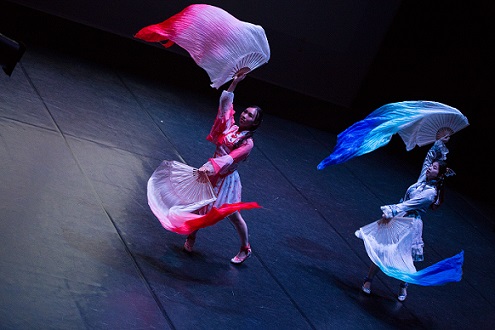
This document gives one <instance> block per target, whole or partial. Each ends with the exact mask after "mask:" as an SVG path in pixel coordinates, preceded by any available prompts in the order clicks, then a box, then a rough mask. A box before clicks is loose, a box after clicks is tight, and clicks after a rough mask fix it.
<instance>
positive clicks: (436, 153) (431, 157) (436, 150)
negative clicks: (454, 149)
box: [418, 140, 449, 181]
mask: <svg viewBox="0 0 495 330" xmlns="http://www.w3.org/2000/svg"><path fill="white" fill-rule="evenodd" d="M448 153H449V149H447V146H446V145H445V143H444V142H443V141H442V140H436V141H435V143H434V144H433V145H432V146H431V148H430V150H428V153H427V154H426V157H425V160H424V161H423V167H422V168H421V174H420V175H419V178H418V181H424V180H425V179H426V170H427V169H428V167H430V165H431V164H432V163H433V162H434V161H437V160H446V159H447V154H448Z"/></svg>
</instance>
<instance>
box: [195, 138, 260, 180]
mask: <svg viewBox="0 0 495 330" xmlns="http://www.w3.org/2000/svg"><path fill="white" fill-rule="evenodd" d="M253 147H254V143H253V139H251V138H249V139H246V140H245V141H244V143H242V145H241V146H239V147H238V148H236V149H234V150H232V151H231V152H230V153H229V154H228V155H225V156H220V157H215V158H210V159H209V160H208V162H207V163H206V164H204V165H203V166H205V167H207V168H208V169H209V171H211V170H213V174H214V175H217V174H219V173H225V172H226V171H227V170H228V168H229V167H230V165H232V164H233V163H239V162H241V161H243V160H245V159H246V158H247V157H248V156H249V154H250V153H251V150H252V149H253Z"/></svg>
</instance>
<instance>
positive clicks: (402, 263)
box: [355, 140, 464, 285]
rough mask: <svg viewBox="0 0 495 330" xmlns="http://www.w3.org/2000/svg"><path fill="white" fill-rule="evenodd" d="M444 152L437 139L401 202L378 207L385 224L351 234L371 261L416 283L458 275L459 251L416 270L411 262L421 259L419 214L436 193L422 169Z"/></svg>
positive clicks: (437, 282)
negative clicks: (360, 241) (385, 218)
mask: <svg viewBox="0 0 495 330" xmlns="http://www.w3.org/2000/svg"><path fill="white" fill-rule="evenodd" d="M447 153H448V149H447V147H446V146H445V144H444V143H443V142H442V141H441V140H437V141H436V142H435V143H434V145H433V146H432V147H431V148H430V150H429V151H428V154H427V155H426V158H425V160H424V162H423V167H422V170H421V174H420V176H419V179H418V181H417V182H416V183H414V184H413V185H411V186H410V187H409V188H408V189H407V191H406V194H405V196H404V198H403V199H402V200H401V202H400V203H397V204H391V205H384V206H381V207H380V208H381V210H382V212H383V214H384V215H385V217H387V218H392V220H390V222H388V223H387V224H383V223H381V222H380V220H378V221H375V222H372V223H370V224H368V225H366V226H364V227H362V228H360V229H359V230H357V231H356V233H355V235H356V236H357V237H358V238H361V239H362V240H363V241H364V245H365V248H366V252H367V254H368V256H369V257H370V259H371V261H373V263H375V264H376V265H377V266H378V267H379V268H380V269H381V270H382V271H383V272H384V273H385V274H387V275H388V276H391V277H395V278H397V279H399V280H402V281H404V282H407V283H414V284H419V285H440V284H444V283H447V282H452V281H456V282H457V281H460V279H461V277H462V269H461V267H462V263H463V260H464V259H463V256H464V254H463V252H462V251H461V252H460V253H459V254H457V255H456V256H454V257H452V258H448V259H444V260H442V261H440V262H438V263H436V264H434V265H432V266H430V267H427V268H425V269H423V270H420V271H416V268H415V267H414V264H413V261H422V260H423V259H424V258H423V246H424V243H423V239H422V232H423V221H422V220H421V215H420V214H421V213H425V212H426V210H427V209H428V208H429V207H430V205H432V204H433V203H434V202H435V200H436V196H437V190H436V188H435V184H436V182H435V180H431V181H427V179H426V170H427V169H428V167H429V166H430V165H431V164H432V163H433V162H435V161H437V160H445V159H446V155H447Z"/></svg>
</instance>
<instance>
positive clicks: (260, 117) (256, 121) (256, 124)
mask: <svg viewBox="0 0 495 330" xmlns="http://www.w3.org/2000/svg"><path fill="white" fill-rule="evenodd" d="M248 108H253V109H256V118H255V119H254V121H253V126H251V128H250V129H249V130H250V131H251V132H254V131H256V129H257V128H258V127H259V126H260V125H261V122H262V121H263V110H262V109H261V108H260V107H258V106H257V105H251V106H249V107H248Z"/></svg>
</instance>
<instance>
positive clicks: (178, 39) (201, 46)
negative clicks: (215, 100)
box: [134, 4, 270, 89]
mask: <svg viewBox="0 0 495 330" xmlns="http://www.w3.org/2000/svg"><path fill="white" fill-rule="evenodd" d="M134 37H136V38H138V39H142V40H145V41H148V42H159V43H161V44H162V46H164V47H165V48H169V47H171V46H172V45H173V44H174V43H175V44H177V45H179V46H180V47H182V48H184V49H185V50H187V52H188V53H189V54H190V55H191V57H192V58H193V60H194V61H195V62H196V64H197V65H199V66H200V67H201V68H203V69H204V70H205V71H206V72H207V73H208V76H209V77H210V80H211V85H210V86H211V87H213V88H217V89H218V88H219V87H220V86H222V85H223V84H225V83H226V82H227V81H229V80H231V79H232V78H233V77H234V76H235V75H236V73H237V72H239V70H241V69H243V68H247V71H253V70H254V69H256V68H258V67H259V66H261V65H263V64H265V63H267V62H268V60H269V59H270V47H269V45H268V40H267V38H266V34H265V31H264V29H263V28H262V27H261V26H259V25H255V24H252V23H248V22H243V21H240V20H238V19H237V18H235V17H234V16H232V15H231V14H229V13H228V12H226V11H225V10H223V9H221V8H218V7H215V6H211V5H206V4H193V5H190V6H188V7H186V8H185V9H184V10H182V11H181V12H179V13H177V14H175V15H174V16H172V17H170V18H168V19H167V20H165V21H163V22H162V23H159V24H153V25H149V26H146V27H144V28H142V29H141V30H140V31H138V32H137V33H136V34H135V35H134ZM245 70H246V69H245Z"/></svg>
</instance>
